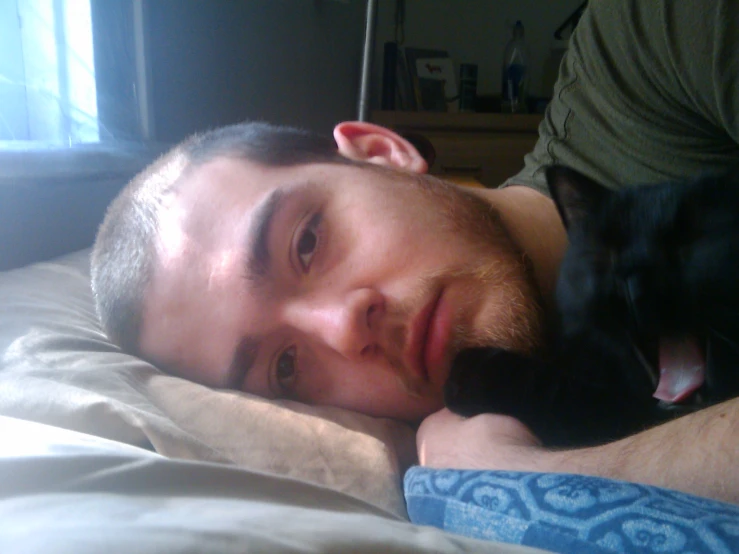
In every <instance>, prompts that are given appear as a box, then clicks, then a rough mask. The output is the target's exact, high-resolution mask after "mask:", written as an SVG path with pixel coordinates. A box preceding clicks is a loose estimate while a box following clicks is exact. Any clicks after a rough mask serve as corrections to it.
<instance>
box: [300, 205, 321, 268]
mask: <svg viewBox="0 0 739 554" xmlns="http://www.w3.org/2000/svg"><path fill="white" fill-rule="evenodd" d="M320 221H321V218H320V214H316V215H315V216H313V218H312V219H311V220H310V222H309V223H308V226H307V227H306V228H305V230H303V232H302V234H301V235H300V239H299V240H298V245H297V251H298V259H299V260H300V265H301V266H302V268H303V271H308V269H310V264H311V261H312V260H313V255H314V254H315V253H316V248H317V247H318V231H317V228H318V224H319V223H320Z"/></svg>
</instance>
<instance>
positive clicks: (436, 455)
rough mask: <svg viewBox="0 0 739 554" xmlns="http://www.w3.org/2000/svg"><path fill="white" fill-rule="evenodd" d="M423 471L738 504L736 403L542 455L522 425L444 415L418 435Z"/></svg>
mask: <svg viewBox="0 0 739 554" xmlns="http://www.w3.org/2000/svg"><path fill="white" fill-rule="evenodd" d="M416 440H417V447H418V455H419V460H420V462H421V464H422V465H425V466H430V467H436V468H457V469H488V470H514V471H535V472H560V473H580V474H585V475H595V476H599V477H606V478H611V479H622V480H625V481H632V482H637V483H644V484H648V485H656V486H660V487H665V488H670V489H675V490H680V491H684V492H688V493H692V494H696V495H699V496H705V497H710V498H716V499H719V500H724V501H728V502H734V503H739V479H736V478H735V475H736V467H737V465H739V399H734V400H730V401H728V402H724V403H722V404H718V405H716V406H712V407H710V408H706V409H704V410H701V411H699V412H695V413H692V414H689V415H686V416H684V417H681V418H679V419H676V420H674V421H671V422H669V423H666V424H663V425H660V426H658V427H654V428H652V429H649V430H647V431H644V432H642V433H639V434H637V435H633V436H631V437H627V438H625V439H621V440H618V441H615V442H612V443H608V444H604V445H601V446H595V447H589V448H581V449H575V450H547V449H545V448H543V447H542V446H540V443H539V441H538V440H537V439H536V437H535V436H534V435H532V434H531V433H530V431H529V430H528V429H527V428H526V427H525V426H524V425H523V424H521V423H520V422H518V421H516V420H515V419H512V418H510V417H507V416H499V415H493V414H483V415H480V416H475V417H472V418H469V419H463V418H461V417H459V416H457V415H455V414H453V413H451V412H449V411H448V410H442V411H441V412H437V413H435V414H432V415H431V416H429V417H428V418H426V419H425V420H424V422H423V423H422V424H421V427H420V428H419V430H418V435H417V439H416Z"/></svg>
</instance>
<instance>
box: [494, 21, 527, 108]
mask: <svg viewBox="0 0 739 554" xmlns="http://www.w3.org/2000/svg"><path fill="white" fill-rule="evenodd" d="M528 61H529V60H528V49H527V47H526V41H525V40H524V29H523V23H521V21H520V20H519V21H516V24H515V25H514V26H513V37H512V38H511V40H509V41H508V44H506V47H505V51H504V53H503V71H502V81H503V83H502V91H501V93H502V94H501V108H502V111H503V112H507V113H526V111H527V105H526V93H527V89H528V80H529V76H528Z"/></svg>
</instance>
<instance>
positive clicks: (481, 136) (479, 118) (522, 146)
mask: <svg viewBox="0 0 739 554" xmlns="http://www.w3.org/2000/svg"><path fill="white" fill-rule="evenodd" d="M370 117H371V120H372V122H373V123H377V124H378V125H383V126H385V127H388V128H391V129H394V130H395V131H397V132H399V133H401V134H404V133H405V134H407V135H408V136H410V134H411V133H413V134H420V135H422V136H423V137H425V138H426V139H428V141H429V142H430V143H431V144H432V146H433V148H434V151H435V152H436V157H435V161H434V163H433V165H432V166H431V167H430V168H429V169H430V172H431V173H434V174H436V175H439V176H441V177H445V178H447V179H449V180H457V181H467V180H476V181H479V182H481V183H483V184H484V185H485V186H486V187H491V188H493V187H497V186H500V185H501V184H502V183H503V182H504V181H505V180H506V179H508V178H509V177H513V176H514V175H515V174H516V173H518V172H519V171H520V170H521V169H522V168H523V163H524V162H523V158H524V156H525V155H526V154H528V153H529V152H531V150H533V148H534V145H535V144H536V141H537V139H538V137H539V132H538V129H539V123H541V120H542V118H543V117H544V116H543V115H541V114H502V113H441V112H394V111H374V112H372V113H371V115H370Z"/></svg>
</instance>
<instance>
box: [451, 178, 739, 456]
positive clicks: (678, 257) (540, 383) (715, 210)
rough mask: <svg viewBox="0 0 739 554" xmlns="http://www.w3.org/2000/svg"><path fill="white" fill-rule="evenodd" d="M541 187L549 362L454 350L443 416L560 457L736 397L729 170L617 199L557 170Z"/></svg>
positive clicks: (733, 211) (737, 287)
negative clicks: (557, 262) (505, 425)
mask: <svg viewBox="0 0 739 554" xmlns="http://www.w3.org/2000/svg"><path fill="white" fill-rule="evenodd" d="M546 175H547V182H548V185H549V189H550V191H551V193H552V197H553V199H554V201H555V203H556V205H557V208H558V210H559V212H560V215H561V217H562V219H563V221H564V224H565V226H566V228H567V233H568V236H569V241H570V246H569V248H568V250H567V252H566V254H565V257H564V260H563V262H562V265H561V268H560V274H559V280H558V283H557V306H558V322H557V325H556V329H555V330H554V344H555V352H554V354H553V355H552V356H551V358H549V359H547V360H538V359H532V358H528V357H525V356H523V355H520V354H517V353H513V352H506V351H502V350H499V349H492V348H477V349H470V350H466V351H463V352H461V353H460V354H459V355H458V356H457V358H456V359H455V361H454V364H453V367H452V370H451V373H450V376H449V379H448V381H447V383H446V388H445V401H446V404H447V406H448V407H449V408H450V409H451V410H452V411H455V412H457V413H460V414H462V415H468V416H469V415H475V414H478V413H483V412H493V413H503V414H507V415H512V416H514V417H516V418H518V419H520V420H521V421H522V422H524V423H525V424H527V425H528V426H529V427H530V428H531V429H532V431H533V432H534V433H535V434H537V435H538V436H539V438H540V439H542V440H543V441H544V443H545V444H548V445H553V446H556V445H561V446H573V445H586V444H592V443H597V442H603V441H607V440H611V439H615V438H618V437H622V436H624V435H626V434H629V433H633V432H635V431H639V430H641V429H643V428H646V427H648V426H651V425H654V424H656V423H659V422H662V421H665V420H667V419H670V418H673V417H675V416H677V415H681V414H684V413H687V412H690V411H694V410H696V409H700V408H703V407H705V406H708V405H710V404H713V403H717V402H720V401H722V400H726V399H728V398H732V397H735V396H739V168H737V170H734V171H730V172H728V173H726V174H725V175H721V176H704V177H701V178H699V179H696V180H694V181H691V182H685V183H667V184H661V185H654V186H642V187H636V188H625V189H623V190H620V191H611V190H609V189H607V188H605V187H603V186H601V185H599V184H597V183H595V182H594V181H592V180H590V179H589V178H587V177H585V176H583V175H581V174H579V173H577V172H576V171H574V170H571V169H569V168H566V167H561V166H552V167H550V168H548V169H547V172H546ZM660 368H662V369H661V370H660Z"/></svg>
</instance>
